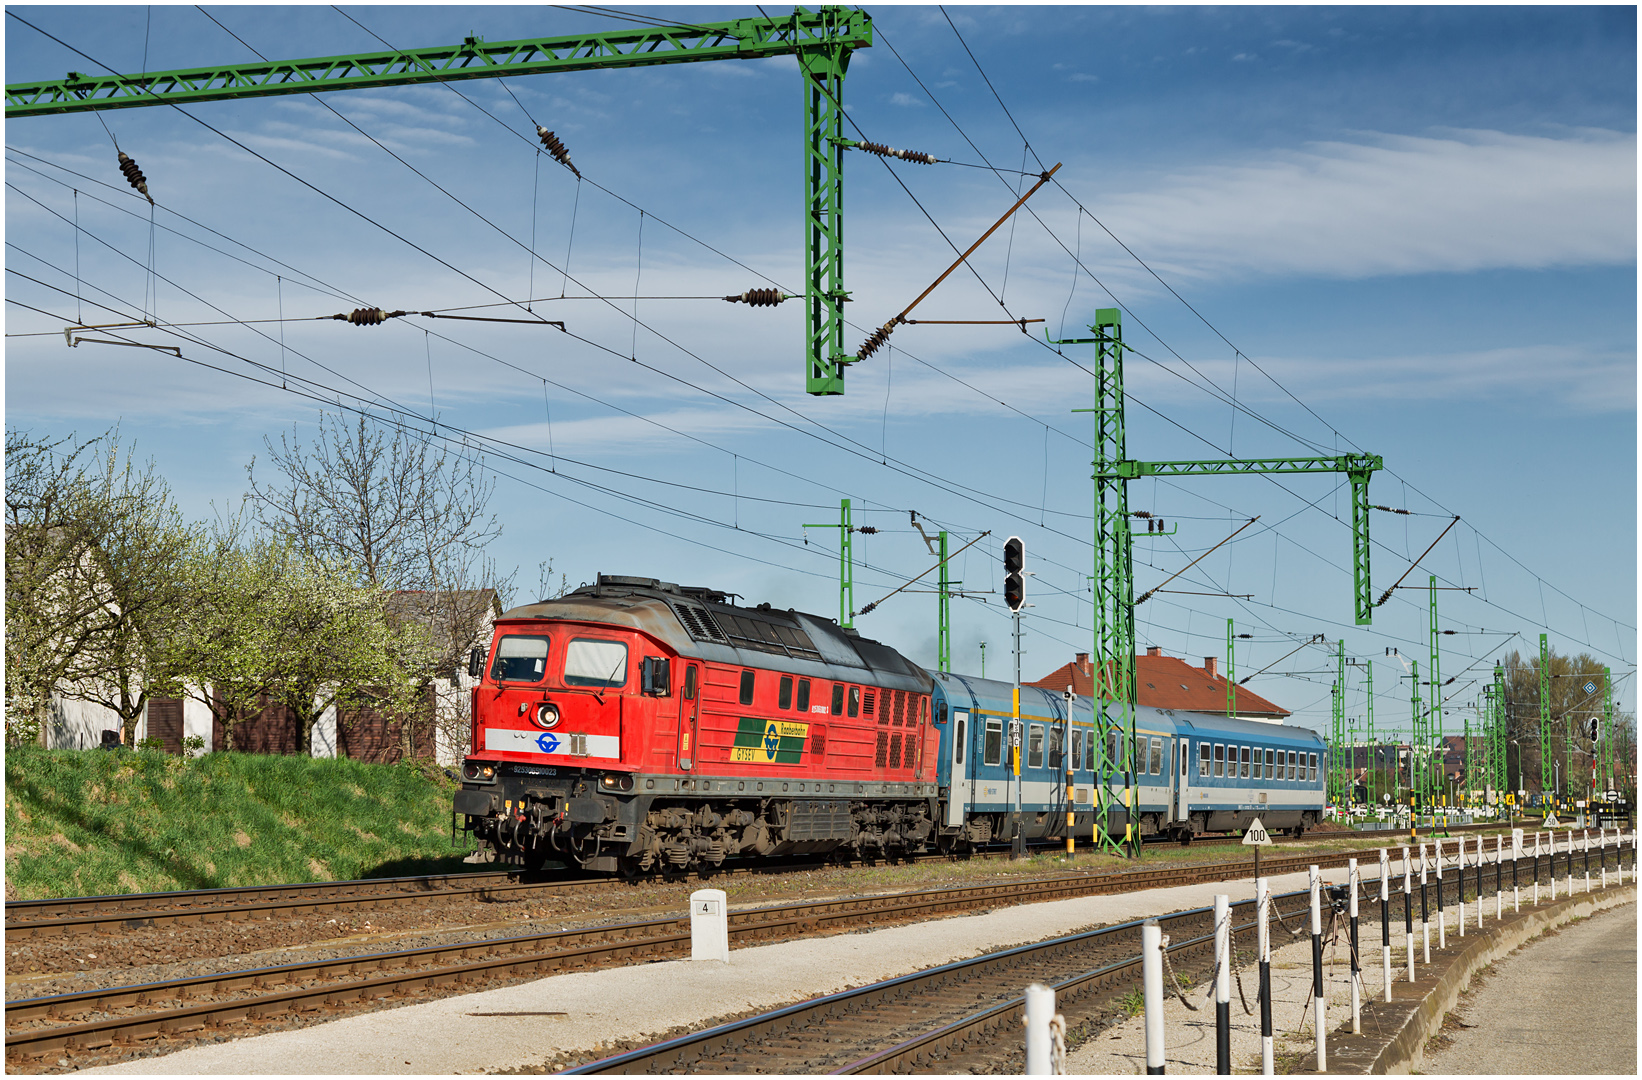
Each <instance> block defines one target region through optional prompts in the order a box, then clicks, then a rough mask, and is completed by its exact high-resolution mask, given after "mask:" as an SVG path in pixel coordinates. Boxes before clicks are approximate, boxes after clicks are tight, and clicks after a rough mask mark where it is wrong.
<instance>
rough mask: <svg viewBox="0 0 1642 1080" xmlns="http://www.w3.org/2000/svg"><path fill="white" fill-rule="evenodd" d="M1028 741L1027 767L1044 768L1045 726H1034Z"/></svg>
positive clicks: (1028, 735)
mask: <svg viewBox="0 0 1642 1080" xmlns="http://www.w3.org/2000/svg"><path fill="white" fill-rule="evenodd" d="M1026 740H1027V741H1026V767H1027V768H1029V769H1041V768H1043V725H1042V724H1033V725H1032V730H1031V731H1030V732H1029V733H1028V734H1027V737H1026Z"/></svg>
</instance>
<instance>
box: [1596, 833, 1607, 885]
mask: <svg viewBox="0 0 1642 1080" xmlns="http://www.w3.org/2000/svg"><path fill="white" fill-rule="evenodd" d="M1596 861H1597V863H1598V864H1599V865H1600V866H1601V868H1602V887H1603V888H1604V889H1606V888H1607V887H1608V830H1607V829H1598V830H1597V834H1596Z"/></svg>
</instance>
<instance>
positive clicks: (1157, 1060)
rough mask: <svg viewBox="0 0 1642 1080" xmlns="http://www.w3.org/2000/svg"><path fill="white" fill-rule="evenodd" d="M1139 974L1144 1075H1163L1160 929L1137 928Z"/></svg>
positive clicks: (1152, 922) (1153, 923)
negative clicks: (1143, 1021) (1143, 1015)
mask: <svg viewBox="0 0 1642 1080" xmlns="http://www.w3.org/2000/svg"><path fill="white" fill-rule="evenodd" d="M1140 971H1141V978H1142V983H1143V986H1144V988H1145V995H1144V996H1145V1003H1146V1075H1148V1076H1162V1075H1163V927H1162V926H1161V925H1159V923H1158V921H1157V920H1156V919H1147V920H1146V921H1145V922H1143V923H1141V924H1140Z"/></svg>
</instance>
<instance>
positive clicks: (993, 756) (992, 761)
mask: <svg viewBox="0 0 1642 1080" xmlns="http://www.w3.org/2000/svg"><path fill="white" fill-rule="evenodd" d="M982 754H983V756H982V759H981V760H983V761H984V762H986V764H988V765H1000V764H1002V763H1003V721H1002V720H999V719H996V718H994V717H990V716H989V717H987V718H986V743H985V745H984V746H983V747H982Z"/></svg>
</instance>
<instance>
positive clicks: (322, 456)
mask: <svg viewBox="0 0 1642 1080" xmlns="http://www.w3.org/2000/svg"><path fill="white" fill-rule="evenodd" d="M264 444H265V445H266V446H267V448H268V456H269V462H270V463H271V464H272V466H273V467H274V469H275V470H277V472H278V473H279V476H278V477H277V478H275V479H273V480H269V481H266V482H264V481H261V480H259V478H258V477H257V475H256V461H255V460H254V459H253V460H252V462H251V463H250V464H249V465H248V466H246V475H247V478H248V480H249V482H250V485H251V490H250V492H249V493H248V496H247V497H248V498H249V499H251V500H252V503H253V506H254V508H255V513H256V515H257V517H258V519H259V520H260V521H261V522H262V523H263V524H264V525H265V526H267V527H268V528H269V529H270V530H271V531H272V532H273V533H274V534H275V535H276V536H279V537H281V538H283V539H285V540H287V541H289V542H290V543H292V544H294V545H295V546H296V548H297V549H298V550H299V551H301V552H302V553H303V554H305V555H308V556H309V557H312V558H319V559H323V560H325V561H327V562H330V563H333V564H334V563H337V562H342V563H346V564H348V565H351V566H353V567H355V568H356V569H357V570H358V571H359V572H360V573H361V574H362V575H363V576H364V577H365V579H366V580H367V581H369V582H370V583H371V584H373V585H376V586H378V587H380V588H385V589H436V588H439V587H441V585H442V584H443V582H442V581H441V572H442V570H444V569H445V568H446V567H447V566H448V565H449V564H450V563H452V562H457V563H462V562H464V561H465V560H466V558H467V557H468V556H470V555H473V554H475V553H481V552H482V551H483V550H484V548H485V547H486V545H488V544H489V543H490V542H491V541H492V540H494V539H495V538H496V537H497V536H499V535H501V527H500V525H498V524H497V521H496V518H495V516H494V515H492V514H489V513H488V512H487V510H486V507H487V505H488V504H489V502H490V496H491V494H492V492H493V491H494V490H495V486H496V483H495V481H494V480H493V479H491V478H489V477H487V476H486V474H485V472H484V459H483V458H482V457H479V456H478V455H476V454H469V453H450V452H447V451H446V450H445V449H443V448H442V447H437V446H434V445H432V444H431V442H430V441H428V440H426V439H421V438H418V437H417V436H415V435H413V434H412V433H410V432H408V431H406V430H405V429H403V428H391V429H389V431H388V432H384V430H383V429H382V428H380V427H377V426H375V425H372V424H370V423H368V422H367V421H366V420H365V418H364V417H358V418H356V420H355V422H354V423H352V424H350V423H349V422H348V421H347V420H346V419H345V418H343V417H339V416H329V415H326V414H324V413H321V414H320V417H319V431H318V433H317V434H316V435H315V436H314V439H313V441H312V442H311V443H309V444H307V445H303V444H302V443H301V442H300V440H299V437H298V435H297V433H296V432H295V431H293V432H292V434H291V436H290V437H289V438H287V437H286V436H283V435H282V436H280V444H279V446H278V448H276V447H275V446H274V444H273V442H272V441H270V440H266V439H265V440H264Z"/></svg>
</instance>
